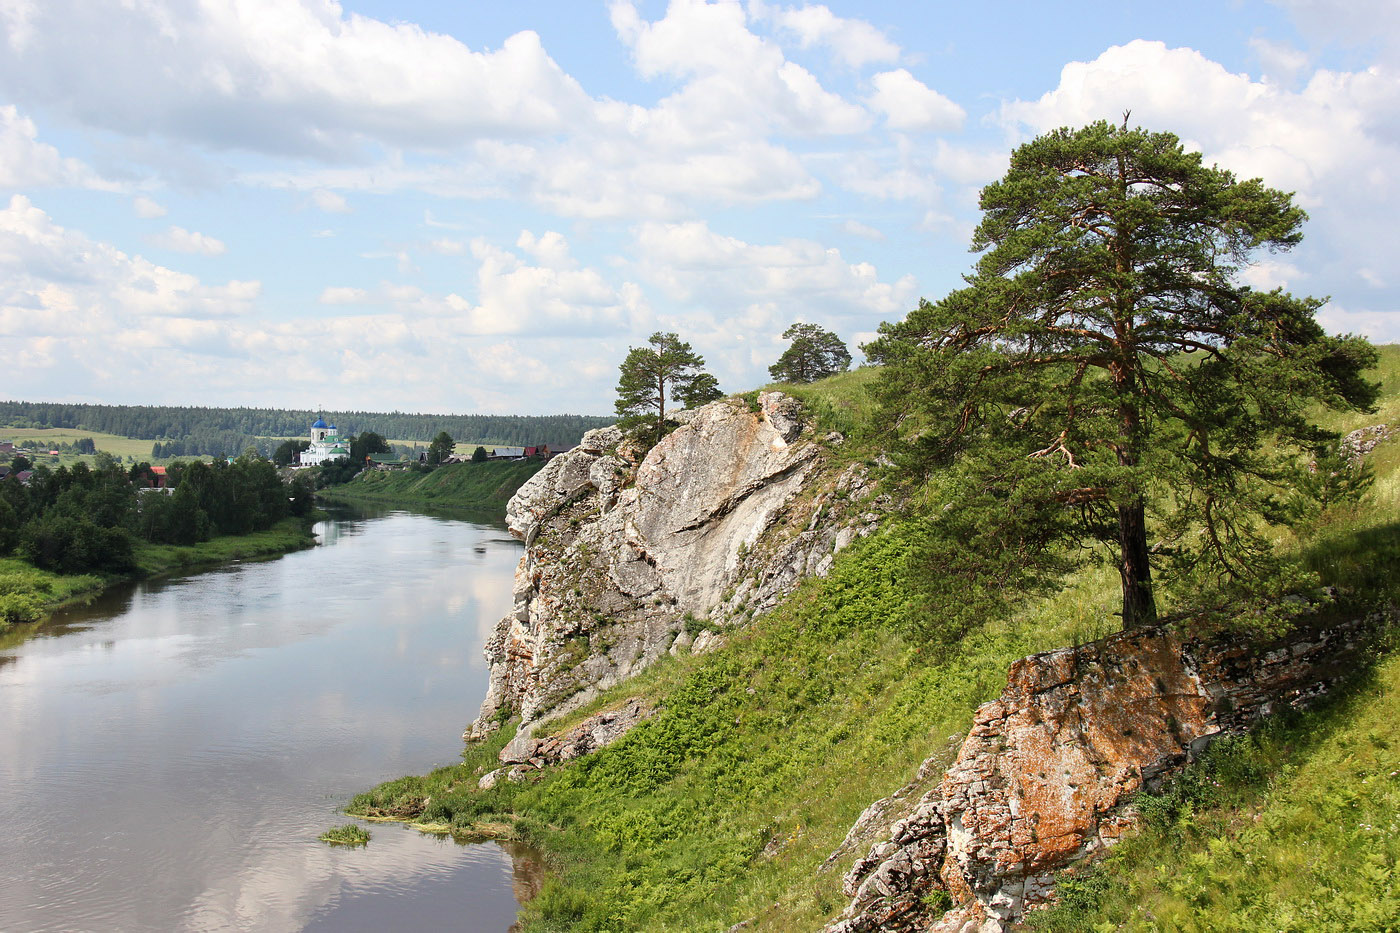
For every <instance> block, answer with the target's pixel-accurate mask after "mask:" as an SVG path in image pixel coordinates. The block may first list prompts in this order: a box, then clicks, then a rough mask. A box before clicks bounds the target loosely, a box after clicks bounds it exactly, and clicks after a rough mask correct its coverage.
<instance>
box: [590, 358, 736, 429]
mask: <svg viewBox="0 0 1400 933" xmlns="http://www.w3.org/2000/svg"><path fill="white" fill-rule="evenodd" d="M647 343H648V344H649V346H645V347H632V348H631V349H630V350H628V352H627V358H626V359H624V360H623V361H622V365H621V366H619V367H618V370H619V372H620V374H621V376H620V378H619V379H618V383H617V404H616V408H617V414H618V417H619V419H620V420H619V422H618V424H619V425H620V426H621V427H622V429H623V430H625V431H628V432H630V433H632V434H633V435H634V436H635V437H638V438H646V439H647V440H648V441H649V444H655V443H656V442H658V441H660V440H661V438H662V437H663V436H665V433H666V430H667V425H668V422H667V420H666V401H667V399H671V400H673V401H677V402H681V403H682V404H683V405H688V404H699V403H702V402H707V401H713V400H714V399H716V398H720V397H722V395H721V393H720V392H719V388H718V385H717V384H716V383H715V380H714V377H713V376H709V375H708V374H707V373H705V372H704V371H703V369H702V367H703V366H704V365H705V359H704V357H702V356H700V355H699V354H698V353H696V352H695V351H694V350H693V349H692V348H691V346H690V344H688V343H686V342H684V341H682V340H681V339H680V337H678V336H677V335H676V334H673V333H662V332H661V331H657V332H656V333H654V334H652V335H651V336H650V337H649V338H647Z"/></svg>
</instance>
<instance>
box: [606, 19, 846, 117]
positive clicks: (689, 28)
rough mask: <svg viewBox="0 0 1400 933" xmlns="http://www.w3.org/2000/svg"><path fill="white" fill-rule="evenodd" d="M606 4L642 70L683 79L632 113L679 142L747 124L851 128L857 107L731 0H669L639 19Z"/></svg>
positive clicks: (648, 76)
mask: <svg viewBox="0 0 1400 933" xmlns="http://www.w3.org/2000/svg"><path fill="white" fill-rule="evenodd" d="M609 10H610V12H611V16H612V23H613V27H614V28H615V29H616V30H617V34H618V36H619V37H620V38H621V39H622V41H623V42H624V43H625V44H626V45H627V46H628V47H629V48H630V49H631V50H632V56H633V60H634V61H635V62H636V65H637V69H638V71H639V72H640V73H641V74H642V76H643V77H647V78H657V77H662V76H668V77H674V78H682V79H686V80H687V83H686V84H685V85H684V86H683V87H682V88H681V89H680V90H679V91H677V92H676V93H675V94H673V95H671V96H670V97H668V98H666V99H665V100H663V101H662V102H661V103H660V104H659V105H658V107H657V108H656V110H655V112H652V113H646V114H639V116H643V117H645V118H646V119H647V121H648V122H649V123H652V124H654V125H659V126H661V127H663V128H664V129H665V130H666V131H667V132H668V133H671V134H680V140H679V141H681V142H685V141H691V142H694V141H700V140H704V139H707V138H708V139H713V138H715V137H716V136H721V137H723V136H730V137H732V136H733V135H734V134H735V133H736V132H738V133H740V134H741V135H742V136H746V137H747V136H750V135H752V132H753V130H754V129H755V128H761V129H777V130H780V131H783V132H790V133H798V134H803V135H823V134H832V133H837V134H839V133H852V132H858V131H860V130H862V129H864V128H865V127H866V126H867V125H868V124H869V115H868V114H867V113H866V112H865V110H864V108H862V107H860V106H859V105H856V104H853V103H851V102H849V101H846V100H845V99H844V98H842V97H841V96H840V95H838V94H834V93H832V92H830V91H827V90H826V89H824V88H823V87H822V86H821V83H820V82H819V81H818V80H817V78H816V77H815V76H814V75H813V74H812V73H811V72H809V71H807V70H806V69H805V68H803V67H801V66H800V65H798V64H796V63H795V62H792V61H789V60H788V59H787V58H786V57H785V56H784V55H783V52H782V49H781V48H779V47H778V46H777V45H776V44H775V43H773V42H770V41H768V40H767V39H764V38H763V37H762V36H759V35H757V34H756V33H754V32H753V31H751V30H750V29H749V28H748V23H747V17H746V16H745V13H744V8H743V7H741V6H740V5H739V4H737V3H706V2H703V0H672V3H671V4H670V6H669V7H668V8H667V10H666V15H665V16H664V17H662V18H661V19H659V20H656V21H654V22H648V21H646V20H644V19H642V17H641V14H639V13H638V12H637V9H636V7H635V6H634V5H633V4H632V3H631V2H630V0H614V2H613V3H612V4H611V5H610V7H609Z"/></svg>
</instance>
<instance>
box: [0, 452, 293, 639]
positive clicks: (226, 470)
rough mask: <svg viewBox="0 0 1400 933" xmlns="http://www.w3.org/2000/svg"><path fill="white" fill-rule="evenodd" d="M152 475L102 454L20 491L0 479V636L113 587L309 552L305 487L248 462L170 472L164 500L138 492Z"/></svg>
mask: <svg viewBox="0 0 1400 933" xmlns="http://www.w3.org/2000/svg"><path fill="white" fill-rule="evenodd" d="M150 476H151V474H150V473H149V471H148V469H147V468H146V467H145V465H144V464H139V465H137V466H133V467H132V468H131V469H130V470H123V469H122V468H121V466H120V465H119V464H118V463H117V462H116V461H115V460H114V459H113V458H112V457H110V456H108V455H106V454H102V453H99V454H98V455H97V464H96V466H95V467H94V468H89V467H88V466H87V464H85V463H79V464H76V465H75V466H73V467H72V468H71V469H70V468H68V467H59V468H58V469H57V470H50V469H48V468H47V467H44V466H40V467H39V468H37V469H36V470H35V471H34V476H33V477H32V478H31V480H30V482H29V484H28V485H24V484H21V483H20V482H19V480H18V478H16V477H14V476H11V477H8V478H6V479H5V480H4V481H3V482H0V555H9V556H0V632H4V631H6V630H8V629H9V628H11V627H13V626H15V625H17V624H21V623H27V622H34V621H36V620H38V619H39V618H41V617H42V616H43V615H45V614H46V613H47V612H49V611H50V610H52V609H53V608H55V607H56V606H58V605H61V604H63V603H65V602H69V601H72V600H74V599H78V598H81V597H83V596H86V595H90V594H92V593H94V592H96V591H98V590H100V589H102V588H103V587H105V586H107V585H109V584H111V583H112V582H115V581H117V580H123V579H133V578H138V577H147V576H153V575H156V574H161V573H169V572H172V571H176V570H186V569H190V568H193V567H197V566H200V565H206V564H211V563H218V562H221V561H226V560H234V559H250V558H256V557H266V556H272V555H275V554H281V553H285V552H286V551H289V550H295V549H297V548H301V547H309V546H311V545H312V544H313V543H314V540H315V539H314V538H313V536H312V535H311V531H310V522H311V517H312V513H313V498H312V490H311V485H310V482H309V481H308V480H309V478H307V477H301V478H297V479H294V480H284V479H283V478H282V477H281V476H280V475H279V474H278V472H277V470H276V469H275V468H274V467H273V466H272V464H271V463H269V462H268V461H267V460H264V459H263V458H261V457H260V456H258V455H256V454H255V453H252V452H249V453H246V454H244V455H243V456H241V457H239V458H237V459H236V460H234V461H233V462H232V463H225V462H221V461H216V462H214V463H212V464H205V463H200V462H193V463H179V464H174V465H172V466H171V467H170V469H169V470H168V473H167V476H168V477H169V481H170V482H171V483H172V484H173V485H174V492H173V493H172V494H169V495H167V494H164V493H160V492H154V491H151V492H147V493H145V494H138V490H139V489H143V488H146V487H147V485H148V483H149V479H150Z"/></svg>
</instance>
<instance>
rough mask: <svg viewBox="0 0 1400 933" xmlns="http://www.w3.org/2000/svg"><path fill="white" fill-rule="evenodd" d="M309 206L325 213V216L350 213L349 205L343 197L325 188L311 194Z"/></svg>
mask: <svg viewBox="0 0 1400 933" xmlns="http://www.w3.org/2000/svg"><path fill="white" fill-rule="evenodd" d="M311 206H312V207H315V208H316V209H317V210H320V211H325V212H326V213H327V214H348V213H350V204H349V202H347V201H346V200H345V198H344V196H342V195H339V194H337V193H335V192H334V191H329V190H327V189H325V188H317V189H316V190H315V191H313V192H311Z"/></svg>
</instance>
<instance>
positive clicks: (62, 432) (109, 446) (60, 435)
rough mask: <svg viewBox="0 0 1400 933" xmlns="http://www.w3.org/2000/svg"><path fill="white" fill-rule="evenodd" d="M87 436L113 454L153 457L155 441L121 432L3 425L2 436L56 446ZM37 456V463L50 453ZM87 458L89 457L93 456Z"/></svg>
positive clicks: (17, 441) (16, 440) (140, 457)
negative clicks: (4, 426)
mask: <svg viewBox="0 0 1400 933" xmlns="http://www.w3.org/2000/svg"><path fill="white" fill-rule="evenodd" d="M84 437H90V438H92V442H93V443H94V444H96V445H97V449H98V450H105V451H106V452H107V453H109V454H111V455H112V456H114V457H122V458H125V457H128V456H131V457H135V458H136V459H137V460H138V461H140V460H150V459H151V445H152V444H154V443H155V441H149V440H142V439H140V438H135V437H123V436H121V435H120V434H104V433H102V432H101V431H84V430H82V429H81V428H0V440H9V441H14V442H15V443H16V444H19V443H22V442H25V441H30V440H36V441H43V442H44V443H45V444H50V445H53V446H55V447H56V446H58V445H59V444H72V443H73V442H75V441H77V440H79V439H81V438H84ZM45 450H47V448H46V449H45ZM34 459H35V462H38V463H43V462H46V461H47V459H48V457H47V453H44V452H40V451H36V456H35V458H34ZM69 459H71V460H76V459H78V458H76V457H75V458H69ZM84 459H87V460H89V461H90V460H91V459H92V458H91V457H87V458H84Z"/></svg>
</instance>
